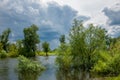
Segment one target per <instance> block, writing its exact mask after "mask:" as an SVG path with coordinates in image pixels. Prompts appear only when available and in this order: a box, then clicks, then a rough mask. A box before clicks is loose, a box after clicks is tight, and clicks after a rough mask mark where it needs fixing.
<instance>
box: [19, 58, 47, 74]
mask: <svg viewBox="0 0 120 80" xmlns="http://www.w3.org/2000/svg"><path fill="white" fill-rule="evenodd" d="M18 60H19V64H18V71H19V72H20V73H25V72H27V73H40V72H41V71H43V70H44V69H45V68H44V67H43V66H42V65H40V64H38V63H37V62H35V61H32V60H29V59H28V58H26V57H24V56H19V58H18Z"/></svg>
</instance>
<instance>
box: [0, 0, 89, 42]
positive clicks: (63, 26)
mask: <svg viewBox="0 0 120 80" xmlns="http://www.w3.org/2000/svg"><path fill="white" fill-rule="evenodd" d="M76 17H78V18H79V19H80V17H81V19H82V20H87V19H88V17H86V16H79V15H78V12H77V11H76V10H74V9H73V8H71V7H70V6H67V5H63V6H61V5H59V4H58V3H56V2H53V1H51V2H47V3H43V2H41V1H40V0H1V1H0V32H2V31H3V30H4V29H6V28H11V30H12V35H11V36H10V38H11V39H10V40H12V41H15V40H18V39H22V38H23V29H24V28H25V27H28V26H30V25H32V24H36V25H37V26H38V27H39V28H40V30H39V32H38V34H39V35H40V39H41V41H43V40H44V41H48V42H50V43H53V42H54V41H55V40H58V38H59V36H60V35H61V34H68V32H69V29H70V27H71V24H72V21H73V19H74V18H76ZM55 42H57V41H55Z"/></svg>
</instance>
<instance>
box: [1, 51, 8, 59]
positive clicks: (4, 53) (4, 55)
mask: <svg viewBox="0 0 120 80" xmlns="http://www.w3.org/2000/svg"><path fill="white" fill-rule="evenodd" d="M6 57H7V53H6V51H4V50H2V51H1V52H0V58H6Z"/></svg>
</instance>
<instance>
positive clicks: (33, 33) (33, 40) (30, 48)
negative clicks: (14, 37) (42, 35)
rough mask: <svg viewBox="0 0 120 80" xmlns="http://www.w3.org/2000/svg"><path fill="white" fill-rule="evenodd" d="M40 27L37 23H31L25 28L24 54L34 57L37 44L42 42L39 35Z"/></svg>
mask: <svg viewBox="0 0 120 80" xmlns="http://www.w3.org/2000/svg"><path fill="white" fill-rule="evenodd" d="M37 31H38V27H37V26H36V25H34V24H33V25H31V26H30V27H28V28H24V31H23V32H24V40H23V46H24V52H25V53H24V54H23V55H24V56H26V57H32V56H35V51H36V44H38V43H39V42H40V40H39V35H38V34H37Z"/></svg>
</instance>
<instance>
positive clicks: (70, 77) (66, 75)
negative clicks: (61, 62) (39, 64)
mask: <svg viewBox="0 0 120 80" xmlns="http://www.w3.org/2000/svg"><path fill="white" fill-rule="evenodd" d="M56 77H57V80H89V73H87V72H81V71H79V70H72V71H70V70H69V71H66V70H57V72H56Z"/></svg>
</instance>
